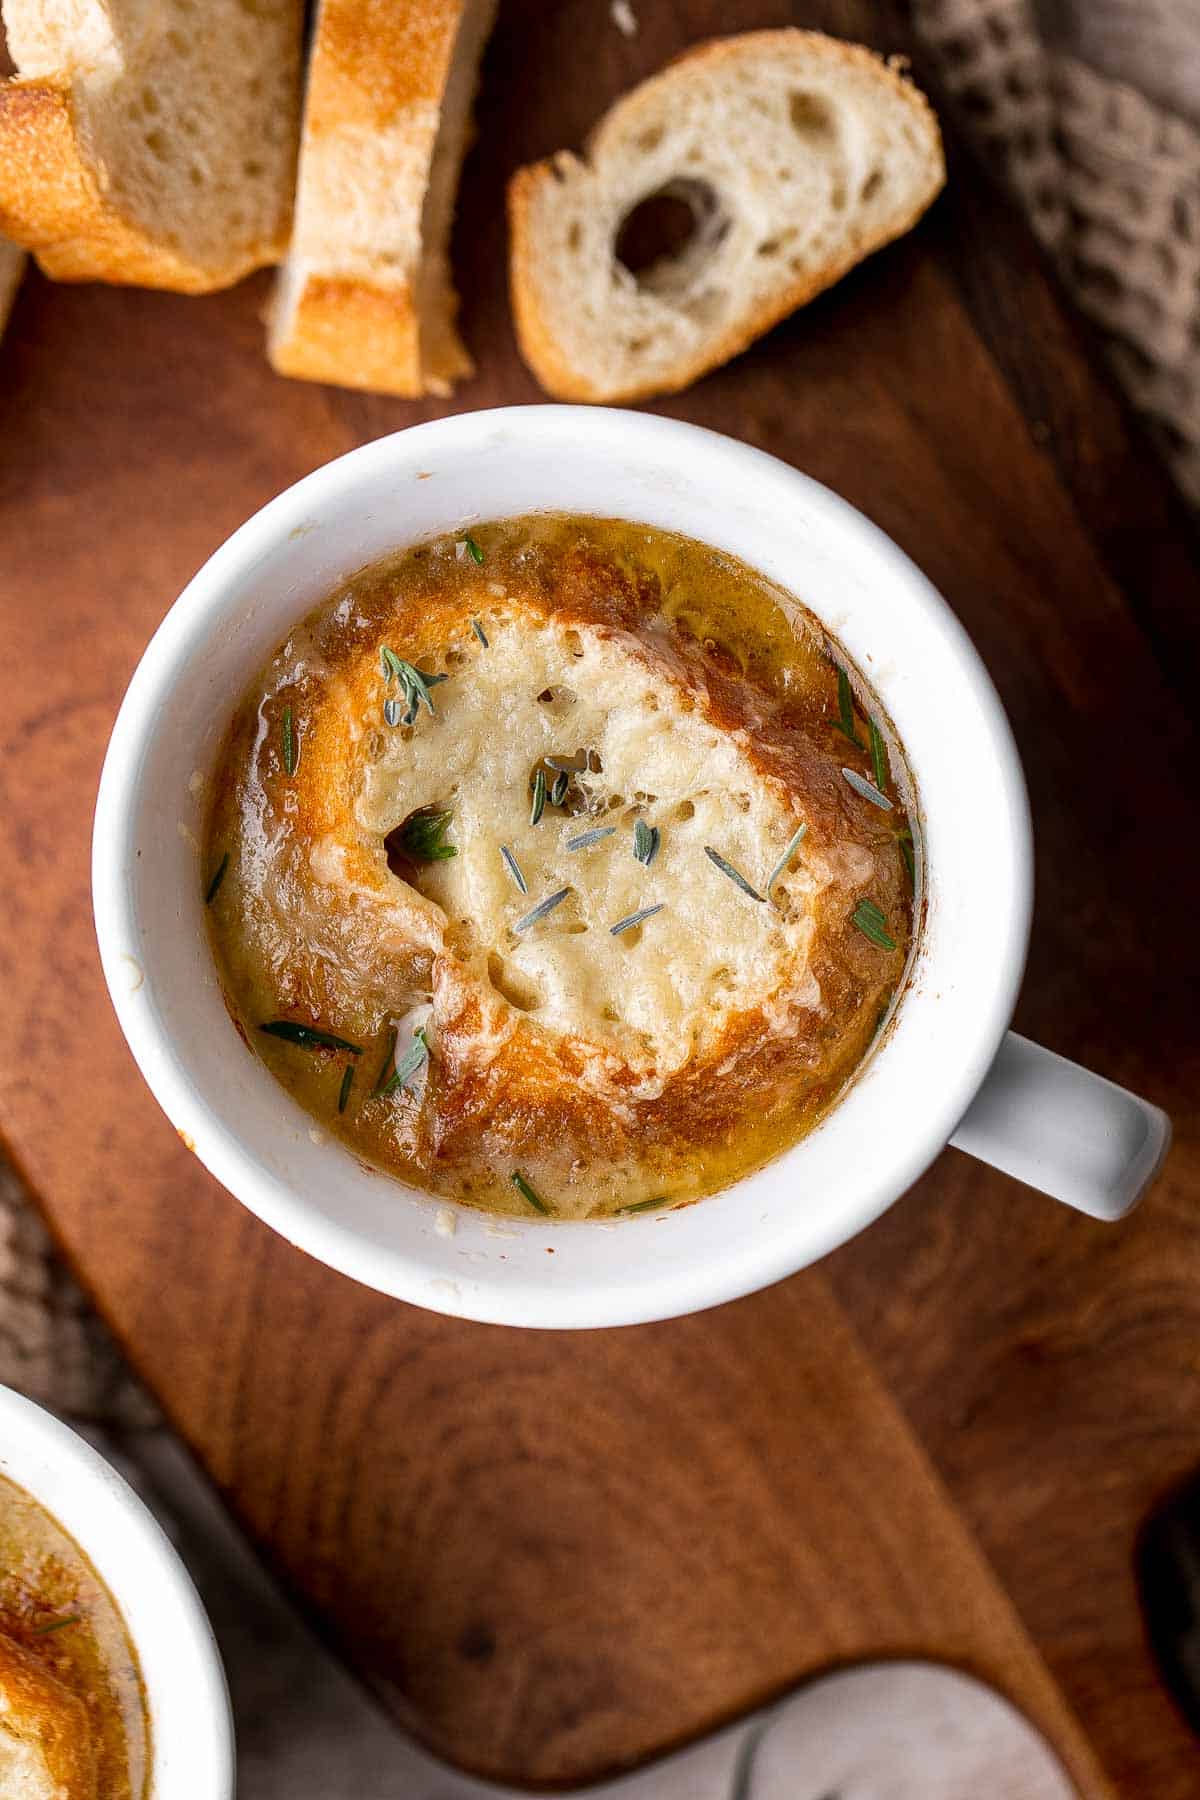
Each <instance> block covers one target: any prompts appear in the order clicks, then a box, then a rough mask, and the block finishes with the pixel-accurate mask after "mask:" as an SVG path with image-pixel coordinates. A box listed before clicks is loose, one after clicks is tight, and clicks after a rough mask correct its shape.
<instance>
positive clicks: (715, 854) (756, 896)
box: [704, 844, 766, 900]
mask: <svg viewBox="0 0 1200 1800" xmlns="http://www.w3.org/2000/svg"><path fill="white" fill-rule="evenodd" d="M704 854H705V856H707V858H708V860H709V862H710V863H715V864H716V866H717V868H718V869H720V871H721V873H722V875H728V877H729V879H730V881H732V882H733V884H734V886H735V887H740V888H741V890H742V892H743V894H746V895H747V896H748V897H749V898H750V899H751V900H765V898H766V895H765V894H760V893H759V891H758V889H757V888H753V887H751V886H750V883H749V882H748V881H747V880H746V877H745V876H744V875H740V874H739V873H738V871H737V870H736V869H735V868H734V866H733V864H732V863H731V862H726V861H725V858H724V857H723V856H722V855H721V852H720V851H719V850H714V849H713V848H712V846H711V845H709V844H705V846H704Z"/></svg>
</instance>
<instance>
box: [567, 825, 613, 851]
mask: <svg viewBox="0 0 1200 1800" xmlns="http://www.w3.org/2000/svg"><path fill="white" fill-rule="evenodd" d="M616 829H617V828H616V826H615V825H596V826H594V827H593V829H592V830H591V831H581V832H580V834H579V836H578V837H573V838H568V839H567V849H568V850H590V849H591V847H592V845H593V844H598V843H599V842H600V839H601V838H606V837H612V835H613V833H614V832H615V831H616Z"/></svg>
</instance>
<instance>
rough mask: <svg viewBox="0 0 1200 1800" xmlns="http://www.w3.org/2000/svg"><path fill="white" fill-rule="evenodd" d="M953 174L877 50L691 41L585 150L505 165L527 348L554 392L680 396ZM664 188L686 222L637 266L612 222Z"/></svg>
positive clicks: (796, 37)
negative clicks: (666, 251) (624, 254)
mask: <svg viewBox="0 0 1200 1800" xmlns="http://www.w3.org/2000/svg"><path fill="white" fill-rule="evenodd" d="M944 180H945V165H944V162H943V158H942V144H941V134H940V132H939V131H938V125H937V120H936V118H935V117H934V114H933V111H932V108H931V107H930V106H929V103H928V102H927V100H926V99H925V97H924V95H923V94H921V93H920V92H919V91H918V89H916V88H915V87H913V86H912V84H911V83H910V82H908V81H906V80H904V79H903V78H902V77H901V76H900V75H899V74H898V73H897V72H896V70H895V69H893V68H891V67H889V65H888V64H887V63H885V62H883V61H882V60H881V59H880V58H879V57H877V56H875V55H874V54H873V53H872V52H871V51H869V50H865V49H863V48H861V47H860V46H859V45H857V44H844V43H839V42H837V41H836V40H835V39H833V38H828V37H823V36H821V35H820V34H819V33H816V32H808V31H793V30H784V31H757V32H748V33H746V34H745V35H744V36H741V37H730V38H721V39H717V40H715V41H714V42H711V43H708V44H702V45H700V46H699V47H698V48H697V49H695V50H692V51H689V52H688V53H687V54H686V55H685V56H683V57H681V58H680V59H679V61H678V62H675V63H672V64H671V65H669V66H668V67H667V68H666V69H664V70H663V71H662V72H661V73H660V74H658V75H655V76H652V77H651V78H650V80H649V81H646V82H643V83H642V85H641V86H640V87H637V88H635V89H634V90H633V91H632V93H629V94H627V95H625V97H624V98H623V99H621V100H619V101H618V102H617V103H616V105H615V106H614V107H612V109H611V110H610V111H609V112H608V113H607V114H606V115H605V117H604V118H603V119H602V120H601V121H600V123H599V125H598V126H597V127H596V129H595V131H594V132H593V133H592V135H591V138H590V139H589V141H588V144H587V151H586V155H585V157H584V158H583V159H580V158H579V157H576V156H572V155H570V154H569V153H568V152H562V153H560V154H559V155H557V156H554V157H552V158H550V159H549V160H548V161H546V162H541V163H535V164H533V165H532V166H531V167H529V168H525V169H519V170H518V171H517V173H516V174H515V175H514V176H513V179H512V182H511V184H510V187H509V221H510V231H511V252H510V279H511V286H512V298H513V309H514V312H515V315H516V324H517V335H518V338H519V341H520V345H521V352H522V354H523V356H524V358H525V360H526V362H527V363H528V364H529V366H530V368H531V369H532V370H533V373H534V374H535V375H536V376H537V378H538V380H539V381H540V382H541V384H542V386H543V387H544V388H545V389H546V390H547V391H548V392H549V393H551V394H555V395H557V396H558V397H559V398H561V399H563V400H607V401H612V400H637V399H643V398H645V397H646V396H647V395H650V394H664V393H673V392H675V391H676V390H678V389H679V388H682V387H686V386H687V385H688V383H689V382H692V381H695V380H696V378H697V376H699V375H703V374H704V373H705V372H706V371H707V370H709V369H713V368H716V367H717V365H718V364H720V363H723V362H725V361H727V360H728V358H729V357H731V356H735V355H736V354H737V353H738V352H739V351H740V350H744V349H745V347H746V346H747V344H749V343H751V342H752V341H753V340H754V339H755V338H756V337H758V336H760V335H761V333H762V332H764V331H767V330H769V328H770V327H771V326H772V325H774V324H776V323H777V322H778V321H779V320H780V319H782V318H784V317H785V316H786V315H787V314H788V313H790V312H792V311H794V309H795V308H796V307H798V306H801V305H803V303H804V302H805V301H806V300H811V299H812V297H813V295H814V294H819V293H820V292H821V290H822V289H823V288H827V287H829V286H830V285H831V284H832V283H833V282H835V281H837V280H838V278H839V277H840V276H842V275H844V274H845V273H846V271H847V270H848V269H851V268H853V267H854V265H855V263H857V262H860V261H861V260H862V258H863V257H864V256H867V255H869V253H870V252H871V251H872V250H877V249H878V248H879V246H880V245H881V244H886V243H888V242H889V241H890V240H891V239H892V238H895V237H899V236H900V234H901V233H902V232H905V231H907V230H908V229H909V227H910V226H911V225H913V224H914V223H915V221H916V220H917V219H918V218H919V217H920V215H921V214H922V213H923V212H924V210H925V208H926V207H927V206H928V205H929V203H930V201H931V200H932V199H933V198H934V196H935V195H936V194H937V192H938V191H939V189H940V188H941V186H942V184H943V182H944ZM663 194H666V195H670V196H674V197H675V198H676V199H683V200H686V201H687V202H688V204H689V206H690V207H691V210H692V213H693V215H694V219H695V229H694V231H693V233H692V236H691V238H690V239H689V240H688V242H687V243H686V244H685V246H684V248H683V249H682V251H680V252H679V253H678V254H676V255H674V256H660V257H658V258H657V259H656V260H654V261H652V262H651V263H650V264H649V266H648V267H645V268H643V269H642V270H640V271H639V273H638V274H637V275H636V276H635V275H633V274H631V273H630V271H629V270H628V269H627V268H626V267H625V266H624V265H623V264H622V263H621V262H620V261H619V260H618V258H617V255H616V245H617V239H618V235H619V233H620V231H621V227H622V224H623V221H624V220H626V219H627V218H628V217H629V215H630V214H631V213H632V211H633V210H634V209H635V208H636V207H637V206H638V205H639V204H640V203H641V202H642V201H643V200H646V199H647V198H649V197H651V196H655V195H663Z"/></svg>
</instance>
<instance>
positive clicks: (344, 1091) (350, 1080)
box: [338, 1063, 358, 1113]
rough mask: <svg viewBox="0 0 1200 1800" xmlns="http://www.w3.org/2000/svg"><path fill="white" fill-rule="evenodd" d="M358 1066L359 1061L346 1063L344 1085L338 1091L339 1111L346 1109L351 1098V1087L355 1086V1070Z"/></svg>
mask: <svg viewBox="0 0 1200 1800" xmlns="http://www.w3.org/2000/svg"><path fill="white" fill-rule="evenodd" d="M357 1067H358V1065H357V1063H347V1064H346V1073H345V1074H344V1075H343V1076H342V1085H341V1089H340V1091H339V1093H338V1111H339V1112H340V1113H344V1112H345V1110H346V1102H347V1101H348V1100H349V1098H350V1089H351V1088H352V1087H353V1086H354V1071H355V1069H356V1068H357Z"/></svg>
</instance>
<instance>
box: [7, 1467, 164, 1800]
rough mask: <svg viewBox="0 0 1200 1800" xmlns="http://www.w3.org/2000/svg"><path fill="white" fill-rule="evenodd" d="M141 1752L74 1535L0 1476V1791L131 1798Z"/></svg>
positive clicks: (60, 1799) (126, 1670)
mask: <svg viewBox="0 0 1200 1800" xmlns="http://www.w3.org/2000/svg"><path fill="white" fill-rule="evenodd" d="M149 1751H150V1728H149V1724H148V1721H147V1717H146V1704H145V1698H144V1694H143V1688H142V1677H141V1671H140V1669H139V1667H138V1659H137V1653H136V1651H135V1650H134V1647H133V1645H132V1643H131V1642H130V1640H129V1634H128V1632H127V1631H126V1628H125V1621H124V1619H123V1618H122V1617H121V1613H120V1610H119V1608H118V1607H117V1603H116V1601H115V1600H114V1599H113V1597H112V1595H111V1594H110V1593H109V1591H108V1589H107V1588H106V1587H105V1585H104V1583H103V1582H102V1581H101V1579H100V1577H99V1576H98V1575H97V1573H96V1571H95V1569H94V1568H93V1567H92V1565H91V1563H90V1562H89V1561H88V1558H87V1557H86V1556H85V1555H84V1553H83V1551H82V1550H81V1549H80V1548H79V1545H78V1544H77V1543H76V1542H75V1540H74V1538H72V1537H70V1536H69V1535H68V1533H67V1532H66V1531H64V1530H63V1528H62V1526H61V1525H59V1523H58V1522H57V1520H56V1519H54V1518H52V1517H51V1515H50V1514H49V1513H48V1512H47V1511H46V1510H45V1508H44V1507H43V1506H41V1505H39V1503H38V1502H37V1501H36V1500H35V1499H34V1498H33V1497H32V1495H30V1494H27V1493H26V1492H25V1490H24V1489H23V1488H19V1487H17V1486H16V1485H15V1484H14V1483H13V1482H11V1481H8V1480H7V1479H6V1478H5V1477H4V1476H0V1794H3V1795H5V1796H12V1797H13V1800H17V1797H18V1796H19V1797H20V1800H142V1797H143V1795H144V1794H145V1792H146V1786H147V1782H148V1780H149V1761H150V1755H149Z"/></svg>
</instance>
